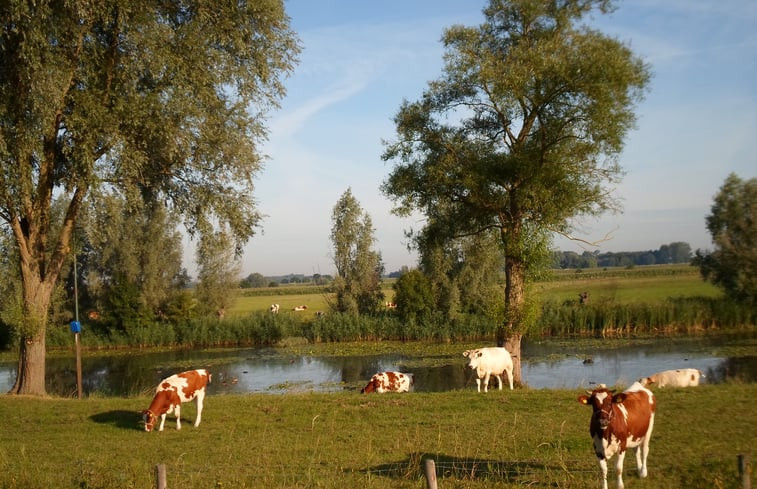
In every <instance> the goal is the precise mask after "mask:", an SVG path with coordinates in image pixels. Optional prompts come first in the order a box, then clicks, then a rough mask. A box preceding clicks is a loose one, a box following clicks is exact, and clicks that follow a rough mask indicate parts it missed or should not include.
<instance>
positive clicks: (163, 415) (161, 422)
mask: <svg viewBox="0 0 757 489" xmlns="http://www.w3.org/2000/svg"><path fill="white" fill-rule="evenodd" d="M166 414H168V413H163V414H161V415H160V427H159V428H158V431H163V425H164V424H166Z"/></svg>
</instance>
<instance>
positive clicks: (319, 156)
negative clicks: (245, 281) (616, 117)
mask: <svg viewBox="0 0 757 489" xmlns="http://www.w3.org/2000/svg"><path fill="white" fill-rule="evenodd" d="M486 3H487V2H486V1H483V0H456V1H452V0H409V1H408V0H402V1H400V0H385V1H383V2H361V1H355V0H318V1H311V0H286V1H285V6H286V9H287V12H288V14H289V16H290V17H291V22H292V27H293V28H294V30H295V31H296V32H297V33H298V35H299V37H300V39H301V41H302V45H303V48H304V49H303V52H302V54H301V56H300V63H299V64H298V66H297V67H296V69H295V72H294V73H293V75H292V76H291V77H289V78H288V79H287V80H286V85H287V90H288V93H287V96H286V98H285V99H284V100H283V101H282V107H281V108H280V109H279V110H277V111H275V112H273V113H271V114H270V117H269V121H268V127H269V129H270V136H269V140H268V141H267V143H266V144H265V146H264V148H263V149H264V152H265V153H266V154H267V155H268V160H267V162H266V165H265V168H264V170H263V171H262V172H261V174H260V175H259V177H258V179H257V181H256V192H255V197H256V200H257V201H258V205H259V209H260V211H261V212H262V213H264V214H265V215H266V218H265V220H264V221H263V222H262V228H261V229H260V230H259V232H258V234H257V235H256V236H254V237H253V238H252V239H251V240H250V242H249V243H248V245H247V246H246V248H245V254H244V257H243V260H242V275H243V276H246V275H248V274H250V273H254V272H258V273H262V274H264V275H283V274H288V273H304V274H312V273H321V274H333V273H334V267H333V260H332V256H331V243H330V240H329V233H330V230H331V211H332V208H333V207H334V205H335V204H336V202H337V200H338V199H339V197H340V196H341V195H342V194H343V193H344V192H345V191H346V190H347V189H348V188H351V189H352V193H353V194H354V195H355V197H356V198H357V200H358V201H359V202H360V204H361V206H362V207H363V209H364V210H365V211H366V212H368V214H369V215H370V216H371V219H372V220H373V224H374V227H375V228H376V233H375V234H376V238H377V242H376V245H375V248H376V249H377V250H378V251H380V252H381V254H382V256H383V260H384V263H385V266H386V270H387V272H391V271H394V270H398V269H399V268H400V267H402V266H403V265H407V266H410V267H412V266H414V265H415V264H416V256H415V254H414V253H412V252H408V251H407V247H406V245H407V240H406V239H405V237H404V231H405V230H406V229H408V228H411V227H412V228H416V229H417V228H419V227H421V226H422V225H423V222H422V220H421V218H420V217H416V218H408V219H401V218H398V217H396V216H394V215H392V214H391V213H390V210H391V208H392V203H391V202H390V201H389V200H388V199H386V198H385V197H384V196H383V195H382V194H381V192H380V190H379V186H380V184H381V183H382V182H383V181H384V179H385V178H386V176H387V175H388V174H389V172H390V171H391V169H392V164H391V163H390V162H384V161H382V160H381V154H382V152H383V145H382V140H389V139H393V138H394V125H393V122H392V118H393V116H394V115H395V114H396V112H397V110H398V109H399V107H400V104H401V103H402V101H403V99H408V100H416V99H418V98H419V97H420V96H421V94H422V92H423V90H424V89H425V88H426V85H427V83H428V81H431V80H433V79H436V78H438V77H439V76H440V74H441V69H442V54H443V48H442V45H441V43H440V42H439V40H440V39H441V36H442V32H443V30H444V29H445V28H447V27H450V26H452V25H455V24H463V25H468V26H473V25H478V24H480V23H481V21H482V20H483V16H482V14H481V10H482V8H483V7H484V6H485V5H486ZM618 7H619V8H618V10H617V11H616V12H615V13H613V14H611V15H609V16H600V15H597V16H595V17H593V19H592V21H591V23H592V25H593V26H594V27H597V28H599V29H600V30H602V31H603V32H605V33H607V34H609V35H612V36H614V37H617V38H618V39H620V40H622V41H623V42H625V43H626V44H628V45H630V46H631V48H632V49H633V50H634V52H635V53H636V54H637V55H640V56H641V57H642V58H643V59H644V60H645V61H646V62H648V63H649V64H650V65H651V68H652V72H653V78H652V80H651V84H650V91H649V93H648V94H647V97H646V100H645V101H644V102H643V103H642V104H640V105H639V106H638V108H637V115H638V123H637V125H638V129H637V130H635V131H634V132H632V133H631V134H630V135H629V137H628V138H627V142H626V147H625V150H624V152H623V154H622V155H621V157H620V163H621V165H622V166H623V168H624V169H625V171H626V176H625V178H624V180H623V183H622V184H621V185H619V186H618V187H617V189H616V194H615V195H616V196H617V197H620V198H621V199H622V201H623V206H624V212H623V213H622V214H619V215H607V216H604V217H603V218H601V219H599V220H596V221H594V220H592V221H585V222H582V223H578V227H577V230H576V232H575V233H574V234H575V235H576V236H580V237H582V238H584V239H587V240H591V241H593V240H598V239H600V238H602V237H603V236H605V234H607V233H608V232H611V231H612V235H613V237H612V239H611V240H609V241H606V242H604V243H602V244H601V246H599V247H598V248H587V247H586V246H583V247H582V246H579V245H578V244H575V243H571V242H569V241H567V240H565V239H557V240H555V248H557V249H561V250H573V251H577V252H579V253H580V252H583V251H584V249H589V250H592V251H593V250H595V249H598V250H599V251H601V252H604V251H638V250H649V249H657V248H659V247H660V245H662V244H667V243H670V242H674V241H685V242H688V243H689V244H690V245H691V246H692V248H693V249H697V248H711V246H712V245H711V243H710V239H709V234H708V233H707V231H706V228H705V216H706V215H707V214H708V213H709V211H710V206H711V205H712V198H713V196H714V195H715V194H716V193H717V191H718V189H719V187H720V186H721V185H722V183H723V181H724V180H725V178H726V176H727V175H728V174H729V173H731V172H735V173H736V174H738V175H739V176H740V177H742V178H753V177H755V176H757V156H756V154H757V144H756V143H755V141H757V34H756V33H755V28H754V26H757V2H754V1H753V0H721V1H711V0H708V1H704V0H666V1H664V2H660V1H657V0H633V1H629V0H627V1H625V2H622V3H619V4H618Z"/></svg>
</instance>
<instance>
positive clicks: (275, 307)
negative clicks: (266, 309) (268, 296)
mask: <svg viewBox="0 0 757 489" xmlns="http://www.w3.org/2000/svg"><path fill="white" fill-rule="evenodd" d="M270 311H271V313H272V314H278V313H279V305H278V304H271V308H270Z"/></svg>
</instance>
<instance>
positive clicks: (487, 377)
mask: <svg viewBox="0 0 757 489" xmlns="http://www.w3.org/2000/svg"><path fill="white" fill-rule="evenodd" d="M490 375H491V374H490V373H489V372H486V375H484V392H489V377H490Z"/></svg>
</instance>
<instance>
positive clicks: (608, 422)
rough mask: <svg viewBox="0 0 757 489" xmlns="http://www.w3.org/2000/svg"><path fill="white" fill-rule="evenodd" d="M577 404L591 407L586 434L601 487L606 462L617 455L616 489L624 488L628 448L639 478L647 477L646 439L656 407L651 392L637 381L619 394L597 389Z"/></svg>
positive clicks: (580, 397)
mask: <svg viewBox="0 0 757 489" xmlns="http://www.w3.org/2000/svg"><path fill="white" fill-rule="evenodd" d="M578 402H580V403H581V404H585V405H587V406H591V408H592V415H591V421H590V423H589V433H591V437H592V439H593V440H594V453H596V455H597V458H598V459H599V468H600V470H601V472H602V488H603V489H607V461H608V460H609V459H610V458H611V457H612V456H613V455H615V454H616V453H617V454H618V459H617V460H616V463H615V469H616V471H617V473H618V489H623V459H624V458H625V455H626V449H627V448H636V467H637V469H638V470H639V477H641V478H644V477H646V476H647V455H648V454H649V439H650V438H651V437H652V428H653V427H654V415H655V408H656V407H657V401H656V400H655V397H654V394H652V391H650V390H649V389H647V388H646V387H644V386H642V385H641V384H640V383H638V382H634V383H633V385H631V387H629V388H628V389H626V390H625V391H623V392H621V393H618V394H616V393H615V391H611V390H608V389H607V388H605V387H599V388H597V389H594V390H593V391H591V392H587V393H586V394H582V395H580V396H578Z"/></svg>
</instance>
